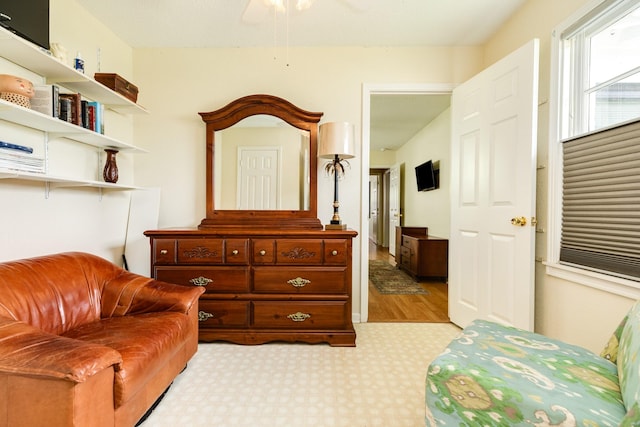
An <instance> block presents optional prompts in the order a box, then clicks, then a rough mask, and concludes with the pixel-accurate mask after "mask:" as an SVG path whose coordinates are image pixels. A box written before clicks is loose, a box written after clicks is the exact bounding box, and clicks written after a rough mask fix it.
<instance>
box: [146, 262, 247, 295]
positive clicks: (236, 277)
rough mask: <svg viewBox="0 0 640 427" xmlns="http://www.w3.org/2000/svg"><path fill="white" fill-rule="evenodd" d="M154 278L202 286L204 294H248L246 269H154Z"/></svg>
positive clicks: (179, 283)
mask: <svg viewBox="0 0 640 427" xmlns="http://www.w3.org/2000/svg"><path fill="white" fill-rule="evenodd" d="M155 277H156V279H158V280H161V281H163V282H169V283H177V284H178V285H185V286H203V287H204V288H205V289H206V291H205V293H223V292H233V293H245V292H249V268H248V267H156V268H155Z"/></svg>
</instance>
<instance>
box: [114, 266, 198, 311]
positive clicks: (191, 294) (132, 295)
mask: <svg viewBox="0 0 640 427" xmlns="http://www.w3.org/2000/svg"><path fill="white" fill-rule="evenodd" d="M203 292H204V289H203V288H201V287H195V286H194V287H189V286H182V285H176V284H172V283H166V282H161V281H158V280H154V279H150V278H148V277H144V276H140V275H138V274H135V273H131V272H128V271H125V270H123V271H122V273H121V274H119V275H118V276H116V277H115V278H113V279H111V280H109V281H108V282H107V283H105V285H104V289H103V291H102V317H113V316H125V315H127V314H140V313H152V312H160V311H177V312H180V313H187V312H188V311H189V310H190V309H191V307H192V306H194V305H195V306H196V307H197V301H198V298H199V297H200V295H201V294H202V293H203Z"/></svg>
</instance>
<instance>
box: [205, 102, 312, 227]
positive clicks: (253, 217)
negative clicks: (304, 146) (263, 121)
mask: <svg viewBox="0 0 640 427" xmlns="http://www.w3.org/2000/svg"><path fill="white" fill-rule="evenodd" d="M198 114H200V116H201V117H202V120H203V121H204V122H205V123H206V125H207V129H206V132H207V166H206V167H207V185H206V191H207V195H206V197H207V206H206V209H207V212H206V215H207V216H206V218H204V219H203V220H202V221H201V222H200V225H199V226H198V228H200V229H204V228H220V227H233V228H238V227H240V228H287V229H292V228H294V229H297V228H301V229H322V224H321V223H320V220H319V219H318V218H317V217H318V197H317V178H318V177H317V175H318V173H317V170H318V168H317V162H318V156H317V155H316V153H317V152H318V122H320V118H321V117H322V114H323V113H312V112H309V111H306V110H303V109H301V108H298V107H296V106H295V105H293V104H292V103H290V102H289V101H286V100H284V99H282V98H278V97H276V96H272V95H249V96H245V97H243V98H239V99H236V100H235V101H232V102H230V103H229V104H227V105H226V106H224V107H222V108H220V109H218V110H215V111H211V112H208V113H198ZM258 114H264V115H270V116H275V117H278V118H280V119H282V120H284V121H285V122H287V123H288V124H290V125H291V126H294V127H296V128H298V129H301V130H305V131H308V132H309V150H310V151H309V152H310V156H309V209H308V210H217V209H216V207H215V205H214V191H215V190H214V170H213V168H214V158H213V157H214V144H215V133H216V131H219V130H223V129H226V128H228V127H230V126H233V125H234V124H236V123H238V122H239V121H240V120H242V119H245V118H247V117H250V116H255V115H258Z"/></svg>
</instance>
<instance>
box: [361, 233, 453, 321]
mask: <svg viewBox="0 0 640 427" xmlns="http://www.w3.org/2000/svg"><path fill="white" fill-rule="evenodd" d="M369 259H380V260H385V261H387V262H389V263H390V264H392V265H395V259H394V257H393V256H391V255H389V250H388V249H387V248H383V247H381V246H376V245H375V244H374V243H373V242H371V241H369ZM420 285H421V286H422V287H423V288H424V289H425V290H427V291H428V292H429V293H428V294H426V295H386V294H381V293H380V292H378V290H377V289H376V288H375V286H373V285H372V284H371V282H369V320H368V321H369V322H425V323H442V322H449V316H448V302H447V298H448V286H447V284H446V283H443V282H441V281H429V280H427V279H421V281H420Z"/></svg>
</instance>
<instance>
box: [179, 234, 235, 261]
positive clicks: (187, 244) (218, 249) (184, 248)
mask: <svg viewBox="0 0 640 427" xmlns="http://www.w3.org/2000/svg"><path fill="white" fill-rule="evenodd" d="M223 244H224V240H223V239H183V240H178V262H179V263H180V264H222V260H223V258H222V254H223V253H224V252H223Z"/></svg>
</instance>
